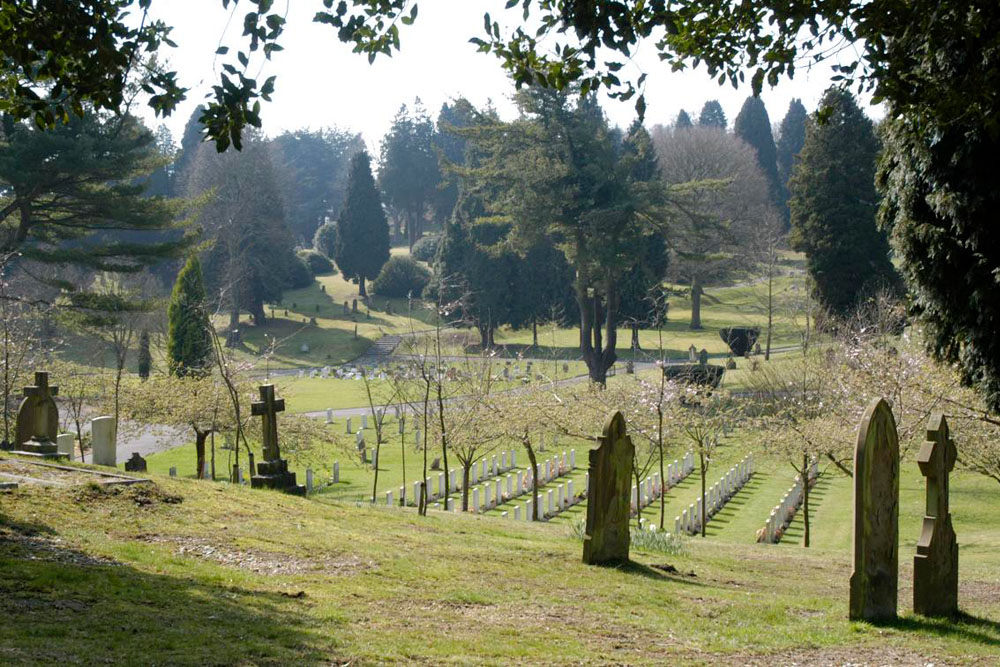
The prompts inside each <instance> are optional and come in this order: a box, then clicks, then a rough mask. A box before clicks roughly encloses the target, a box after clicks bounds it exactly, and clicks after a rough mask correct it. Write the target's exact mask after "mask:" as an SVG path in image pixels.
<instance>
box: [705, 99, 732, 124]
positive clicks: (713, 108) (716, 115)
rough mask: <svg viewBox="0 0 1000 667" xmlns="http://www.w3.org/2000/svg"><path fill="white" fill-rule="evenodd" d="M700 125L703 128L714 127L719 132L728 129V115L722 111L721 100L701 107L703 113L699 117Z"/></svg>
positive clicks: (712, 101)
mask: <svg viewBox="0 0 1000 667" xmlns="http://www.w3.org/2000/svg"><path fill="white" fill-rule="evenodd" d="M698 125H700V126H701V127H714V128H716V129H719V130H724V129H726V125H728V121H727V120H726V113H725V112H724V111H723V110H722V105H721V104H719V100H709V101H707V102H705V104H704V106H702V107H701V113H700V114H699V115H698Z"/></svg>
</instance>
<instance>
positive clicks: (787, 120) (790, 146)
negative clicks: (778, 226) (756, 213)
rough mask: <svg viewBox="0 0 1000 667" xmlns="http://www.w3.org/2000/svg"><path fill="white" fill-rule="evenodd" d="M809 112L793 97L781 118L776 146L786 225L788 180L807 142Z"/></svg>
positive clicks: (786, 223) (786, 222)
mask: <svg viewBox="0 0 1000 667" xmlns="http://www.w3.org/2000/svg"><path fill="white" fill-rule="evenodd" d="M808 120H809V114H807V113H806V108H805V107H804V106H802V101H801V100H799V99H793V100H792V101H791V103H790V104H789V105H788V113H786V114H785V117H784V118H782V119H781V128H780V130H779V131H780V132H781V134H780V136H779V137H778V143H777V145H776V146H775V150H776V151H777V160H778V182H779V184H780V185H781V196H782V212H783V214H784V216H785V225H786V226H787V225H788V215H789V213H788V198H789V196H790V195H789V193H788V181H789V179H790V178H791V177H792V168H793V167H794V166H795V163H796V162H798V157H799V152H800V151H801V150H802V145H803V144H804V143H805V142H806V123H807V122H808Z"/></svg>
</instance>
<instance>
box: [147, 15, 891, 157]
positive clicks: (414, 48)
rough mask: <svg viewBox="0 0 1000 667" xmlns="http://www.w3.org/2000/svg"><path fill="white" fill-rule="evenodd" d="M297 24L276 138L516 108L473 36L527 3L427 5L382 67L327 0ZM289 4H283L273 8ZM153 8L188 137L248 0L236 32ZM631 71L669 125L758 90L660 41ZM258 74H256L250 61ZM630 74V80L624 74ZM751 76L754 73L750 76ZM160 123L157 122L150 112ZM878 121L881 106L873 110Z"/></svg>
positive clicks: (281, 74) (656, 117) (809, 97)
mask: <svg viewBox="0 0 1000 667" xmlns="http://www.w3.org/2000/svg"><path fill="white" fill-rule="evenodd" d="M287 1H288V2H289V7H290V9H289V13H288V25H287V27H286V30H285V33H284V35H283V36H282V38H281V40H280V43H281V45H282V46H283V47H284V49H285V50H284V51H282V52H280V53H277V54H275V55H274V59H273V60H272V61H271V62H270V63H267V64H265V65H264V68H263V70H262V72H261V75H260V77H259V81H261V82H262V81H263V80H264V79H265V78H266V77H267V76H270V75H277V81H276V91H275V95H274V97H273V101H272V102H271V103H263V104H264V106H263V111H262V117H263V122H264V131H265V132H266V133H267V134H268V135H270V136H274V135H277V134H280V133H281V132H282V131H284V130H289V129H296V128H300V127H308V128H320V127H328V126H337V127H340V128H343V129H350V130H352V131H356V132H361V134H362V136H363V137H364V139H365V141H366V142H367V144H368V147H369V150H370V151H371V152H373V154H374V155H376V156H377V155H378V144H379V141H380V140H381V138H382V136H383V135H384V134H385V132H386V131H387V130H388V128H389V125H390V124H391V121H392V118H393V116H395V114H396V112H397V110H398V109H399V107H400V105H401V104H404V103H405V104H408V105H411V104H412V102H413V99H414V98H415V97H420V99H421V100H422V102H423V105H424V107H425V108H426V109H427V111H428V112H429V113H430V115H431V117H432V118H436V117H437V111H438V109H440V107H441V104H442V103H443V102H446V101H448V100H449V99H451V98H454V97H457V96H460V95H464V96H465V97H467V98H468V99H469V100H470V101H471V102H472V103H473V104H474V105H476V106H483V105H485V104H486V102H487V101H488V100H492V102H493V104H494V106H495V107H496V108H497V110H498V111H499V112H500V114H501V116H502V117H504V118H510V117H512V116H513V115H514V108H513V105H512V104H511V102H510V99H509V98H510V95H511V93H512V92H513V85H512V84H511V83H510V82H509V81H508V79H507V77H506V75H505V74H504V72H503V70H502V69H501V67H500V62H499V60H498V59H497V58H496V57H494V56H493V55H488V54H482V53H477V52H476V48H475V46H473V45H472V44H469V42H468V40H469V38H470V37H474V36H476V37H478V36H482V32H483V13H484V12H486V11H489V12H490V13H491V15H492V16H493V19H494V20H497V21H499V22H500V25H501V27H504V26H505V25H506V26H508V27H510V26H513V25H516V22H518V21H520V18H521V13H520V10H519V8H515V9H513V10H509V11H506V12H505V11H504V10H503V5H504V2H503V0H420V2H419V7H420V14H419V16H418V18H417V20H416V22H415V23H414V24H413V25H412V26H401V43H402V50H401V52H400V53H397V54H395V55H394V56H393V57H392V58H385V57H379V58H378V59H377V60H376V61H375V63H374V64H373V65H369V64H368V60H367V58H366V57H365V56H363V55H358V54H354V53H351V50H350V47H349V46H348V45H347V44H342V43H341V42H340V41H339V40H338V39H337V36H336V32H335V30H334V29H333V28H332V27H330V26H326V25H319V24H315V23H313V22H312V16H313V14H314V13H315V12H316V11H317V9H319V8H321V6H322V3H321V2H320V0H295V1H294V2H292V1H291V0H287ZM275 5H276V7H277V8H278V9H279V10H280V9H281V5H282V2H281V0H278V2H276V3H275ZM152 6H153V15H154V17H156V18H160V19H162V20H163V21H165V22H166V23H167V24H168V25H172V26H174V32H173V34H172V37H173V40H174V41H175V42H177V44H178V48H176V49H166V50H165V51H164V55H166V56H167V59H168V62H169V64H170V65H171V66H172V68H173V69H176V70H177V71H178V73H179V79H180V83H181V85H183V86H185V87H189V88H191V90H190V92H189V93H188V100H187V101H186V102H185V103H183V104H182V105H181V106H180V107H179V108H178V110H177V111H176V112H175V113H174V114H173V115H172V116H171V117H170V118H168V119H167V120H166V124H167V126H168V127H169V128H170V130H171V132H172V133H173V135H174V138H175V140H177V141H179V139H180V136H181V133H182V130H183V127H184V123H185V122H186V121H187V118H188V117H189V116H190V114H191V112H192V111H193V110H194V107H195V106H196V105H197V104H199V103H200V102H202V101H203V100H204V98H205V94H206V93H207V92H209V90H210V87H211V85H212V84H213V83H214V82H215V81H216V79H217V78H218V74H217V71H218V68H219V67H221V64H222V60H221V59H222V58H223V57H222V56H220V60H218V61H215V56H214V53H215V50H216V48H217V46H218V45H219V43H220V39H221V40H222V43H224V44H227V45H229V46H230V53H229V55H228V56H226V58H228V59H229V60H230V61H231V62H235V52H236V50H237V48H238V47H239V45H240V44H241V43H242V41H241V40H242V38H241V33H242V17H243V15H244V13H245V12H246V11H248V7H249V5H246V4H245V3H243V4H239V5H237V8H236V15H235V17H234V18H233V21H232V24H231V25H230V26H229V28H228V31H227V30H226V24H227V20H228V17H229V14H228V12H226V11H224V10H223V9H222V3H221V1H220V0H160V1H159V2H154V3H152ZM634 62H635V63H638V64H637V65H629V66H627V67H626V68H625V69H624V70H623V71H622V74H624V75H632V77H633V79H634V78H635V77H637V76H638V74H639V73H640V69H639V67H640V66H641V67H642V68H643V69H642V70H641V71H645V72H646V73H647V74H648V76H647V80H646V102H647V111H646V125H647V126H652V125H654V124H656V123H663V124H669V123H671V122H673V120H674V119H675V118H676V116H677V113H678V112H679V111H680V109H681V108H684V109H687V111H688V113H689V114H691V115H692V117H693V118H694V119H695V120H697V112H698V111H699V110H700V109H701V106H702V104H703V103H704V102H705V101H707V100H710V99H718V100H719V101H720V102H721V103H722V107H723V109H724V110H725V112H726V116H727V118H728V119H729V121H730V127H731V126H732V121H733V119H734V118H735V116H736V114H737V113H738V112H739V109H740V106H741V105H742V104H743V100H744V99H745V98H746V96H747V95H748V94H749V86H746V87H745V88H743V89H740V90H734V89H733V88H732V87H731V86H729V85H728V84H727V85H725V86H720V85H719V84H718V83H716V82H715V81H714V80H712V79H710V78H709V76H708V74H707V73H706V72H705V71H703V70H701V71H699V70H695V71H688V72H679V73H671V72H670V71H669V67H668V66H666V65H664V64H662V63H660V62H659V60H658V59H657V58H656V57H655V50H654V48H653V43H652V42H650V43H649V44H647V45H644V48H641V49H640V52H639V54H638V55H637V57H636V58H635V59H634ZM252 65H253V66H252V67H251V72H254V73H255V72H256V64H255V63H252ZM829 77H830V70H829V68H828V67H827V66H819V67H817V68H815V69H814V71H812V72H809V71H806V70H800V71H799V72H798V73H797V74H796V76H795V79H794V80H792V81H787V80H786V81H782V82H781V84H780V85H779V86H778V87H777V88H774V89H765V90H764V92H763V93H762V95H761V97H762V99H763V100H764V103H765V104H766V106H767V109H768V113H769V114H770V116H771V121H772V123H774V124H776V123H778V122H780V120H781V118H782V117H783V116H784V115H785V112H786V110H787V109H788V103H789V101H790V100H791V99H792V98H793V97H799V98H801V99H802V101H803V103H804V104H805V106H806V109H808V110H809V111H810V112H811V111H813V110H814V109H815V107H816V103H817V101H818V100H819V98H820V96H821V95H822V93H823V91H824V90H825V89H826V87H827V86H828V85H829ZM623 78H624V77H623ZM747 78H749V77H747ZM602 104H603V106H604V108H605V110H606V112H607V114H608V116H609V118H610V119H611V121H612V122H613V123H615V124H617V125H619V126H622V127H625V126H627V125H628V124H629V123H630V122H631V121H632V119H633V118H634V115H635V111H634V106H633V102H632V101H629V102H618V101H616V100H611V99H608V98H606V97H605V96H604V95H603V93H602ZM136 111H137V112H140V113H142V114H143V115H145V116H146V118H147V121H148V122H150V123H151V124H156V123H159V122H160V121H159V120H154V119H153V118H152V117H151V114H146V113H145V112H144V111H143V110H141V109H138V108H137V109H136ZM869 113H870V114H872V115H874V116H879V115H881V114H880V113H879V112H878V110H877V109H869Z"/></svg>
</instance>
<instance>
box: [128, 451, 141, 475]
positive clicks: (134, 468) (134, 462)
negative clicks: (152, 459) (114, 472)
mask: <svg viewBox="0 0 1000 667" xmlns="http://www.w3.org/2000/svg"><path fill="white" fill-rule="evenodd" d="M125 472H146V459H144V458H142V456H140V455H139V452H132V458H130V459H129V460H128V461H126V462H125Z"/></svg>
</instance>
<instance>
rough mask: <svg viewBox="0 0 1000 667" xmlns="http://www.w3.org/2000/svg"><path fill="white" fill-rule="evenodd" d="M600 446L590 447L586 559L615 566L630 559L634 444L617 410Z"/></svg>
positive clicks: (591, 562) (584, 556)
mask: <svg viewBox="0 0 1000 667" xmlns="http://www.w3.org/2000/svg"><path fill="white" fill-rule="evenodd" d="M600 442H601V444H600V446H599V447H598V448H597V449H592V450H590V469H589V472H590V482H589V488H588V489H587V527H586V534H585V535H584V538H583V562H584V563H587V564H588V565H613V564H622V563H626V562H628V547H629V517H630V515H631V507H630V504H629V489H630V488H631V487H630V481H631V474H632V459H633V457H634V455H635V447H634V446H633V445H632V438H630V437H629V436H628V435H627V434H626V433H625V418H624V417H623V416H622V413H620V412H616V413H615V414H613V415H612V416H611V419H610V420H608V423H607V425H606V426H605V427H604V434H603V435H602V436H601V437H600Z"/></svg>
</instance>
